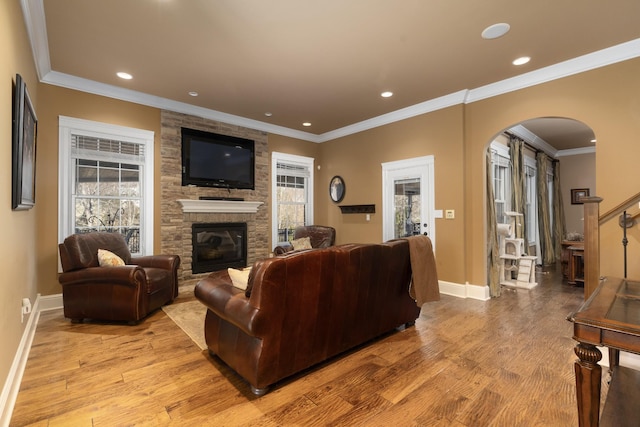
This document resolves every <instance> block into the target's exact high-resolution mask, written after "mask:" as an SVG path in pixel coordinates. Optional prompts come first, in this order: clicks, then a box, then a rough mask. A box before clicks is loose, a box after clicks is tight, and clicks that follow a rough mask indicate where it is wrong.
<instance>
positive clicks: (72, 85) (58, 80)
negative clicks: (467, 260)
mask: <svg viewBox="0 0 640 427" xmlns="http://www.w3.org/2000/svg"><path fill="white" fill-rule="evenodd" d="M20 3H21V5H22V12H23V15H24V20H25V24H26V28H27V32H28V34H29V39H30V41H31V49H32V51H33V56H34V59H35V64H36V69H37V73H38V77H39V78H40V81H42V82H43V83H48V84H52V85H57V86H61V87H66V88H68V89H74V90H79V91H82V92H88V93H93V94H96V95H101V96H106V97H110V98H115V99H119V100H122V101H128V102H134V103H137V104H142V105H147V106H151V107H156V108H161V109H166V110H171V111H175V112H179V113H184V114H190V115H194V116H198V117H203V118H207V119H212V120H217V121H221V122H225V123H229V124H233V125H237V126H245V127H249V128H252V129H256V130H259V131H263V132H268V133H274V134H277V135H282V136H287V137H291V138H296V139H301V140H304V141H309V142H316V143H320V142H326V141H331V140H333V139H336V138H341V137H344V136H348V135H351V134H354V133H358V132H362V131H365V130H369V129H373V128H376V127H379V126H383V125H387V124H390V123H394V122H397V121H400V120H405V119H408V118H410V117H415V116H418V115H422V114H426V113H430V112H433V111H436V110H438V109H442V108H447V107H450V106H453V105H458V104H470V103H472V102H476V101H480V100H482V99H486V98H491V97H494V96H498V95H502V94H505V93H508V92H513V91H516V90H520V89H524V88H527V87H531V86H535V85H539V84H542V83H546V82H549V81H552V80H556V79H560V78H563V77H567V76H570V75H573V74H578V73H582V72H585V71H589V70H593V69H595V68H599V67H604V66H606V65H611V64H615V63H617V62H622V61H626V60H629V59H632V58H637V57H639V56H640V38H639V39H635V40H631V41H629V42H626V43H622V44H619V45H616V46H612V47H610V48H606V49H602V50H599V51H596V52H593V53H589V54H586V55H583V56H580V57H577V58H573V59H570V60H567V61H563V62H560V63H558V64H555V65H551V66H548V67H544V68H541V69H539V70H534V71H531V72H528V73H525V74H522V75H519V76H516V77H512V78H509V79H505V80H501V81H499V82H495V83H491V84H488V85H485V86H481V87H478V88H474V89H466V90H461V91H459V92H455V93H452V94H449V95H445V96H442V97H439V98H435V99H431V100H427V101H425V102H422V103H419V104H415V105H412V106H409V107H406V108H402V109H400V110H396V111H392V112H390V113H387V114H383V115H381V116H377V117H373V118H371V119H368V120H364V121H361V122H358V123H354V124H352V125H349V126H345V127H342V128H339V129H335V130H333V131H329V132H325V133H323V134H313V133H309V132H302V131H298V130H295V129H290V128H286V127H284V126H277V125H273V124H270V123H265V122H261V121H258V120H253V119H248V118H245V117H240V116H236V115H233V114H228V113H223V112H221V111H216V110H211V109H208V108H202V107H196V106H193V105H189V104H186V103H183V102H177V101H172V100H169V99H166V98H161V97H157V96H154V95H147V94H144V93H141V92H136V91H132V90H128V89H123V88H119V87H116V86H112V85H107V84H103V83H98V82H95V81H91V80H87V79H82V78H79V77H74V76H71V75H68V74H63V73H59V72H55V71H52V70H51V62H50V56H49V48H48V46H49V43H48V40H47V31H46V19H45V15H44V3H43V0H21V1H20ZM545 151H546V150H545Z"/></svg>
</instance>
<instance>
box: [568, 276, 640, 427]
mask: <svg viewBox="0 0 640 427" xmlns="http://www.w3.org/2000/svg"><path fill="white" fill-rule="evenodd" d="M569 320H570V321H572V322H573V338H574V339H575V340H576V341H578V345H576V347H575V353H576V355H577V356H578V358H579V360H577V361H576V363H575V375H576V397H577V400H578V420H579V425H580V426H581V427H595V426H598V425H602V426H616V427H621V426H639V425H640V411H638V409H637V404H638V402H639V401H640V372H638V371H635V370H633V369H630V368H625V367H622V366H619V363H618V362H619V360H620V357H619V356H620V351H621V350H622V351H628V352H631V353H636V354H640V282H633V281H629V280H622V279H614V278H607V279H604V280H602V281H601V283H600V285H599V286H598V288H596V290H595V291H594V292H593V294H592V295H591V297H590V298H589V299H588V300H587V301H585V303H584V304H583V305H582V307H580V309H579V310H578V311H577V312H576V313H574V314H572V315H570V316H569ZM596 346H605V347H608V348H609V365H610V371H611V384H610V386H609V392H608V393H607V400H606V402H605V406H604V409H603V411H602V418H600V417H599V415H600V387H601V377H602V368H601V367H600V365H598V362H599V361H600V359H602V353H600V350H598V349H597V348H596Z"/></svg>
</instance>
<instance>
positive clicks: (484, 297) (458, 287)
mask: <svg viewBox="0 0 640 427" xmlns="http://www.w3.org/2000/svg"><path fill="white" fill-rule="evenodd" d="M438 283H439V285H440V293H441V294H445V295H451V296H454V297H458V298H471V299H477V300H480V301H488V300H489V299H491V295H490V294H489V287H488V286H478V285H471V284H469V282H467V283H465V284H464V285H462V284H460V283H453V282H445V281H444V280H439V281H438Z"/></svg>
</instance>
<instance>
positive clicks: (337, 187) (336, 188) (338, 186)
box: [329, 175, 345, 203]
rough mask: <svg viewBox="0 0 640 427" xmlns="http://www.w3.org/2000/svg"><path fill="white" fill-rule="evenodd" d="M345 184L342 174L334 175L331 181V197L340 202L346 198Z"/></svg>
mask: <svg viewBox="0 0 640 427" xmlns="http://www.w3.org/2000/svg"><path fill="white" fill-rule="evenodd" d="M344 193H345V185H344V180H343V179H342V177H340V176H337V175H336V176H334V177H333V178H331V181H330V182H329V197H331V200H333V201H334V202H336V203H338V202H341V201H342V199H344Z"/></svg>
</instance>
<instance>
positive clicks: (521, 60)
mask: <svg viewBox="0 0 640 427" xmlns="http://www.w3.org/2000/svg"><path fill="white" fill-rule="evenodd" d="M529 61H531V58H529V57H528V56H521V57H520V58H518V59H515V60H514V61H513V65H523V64H526V63H527V62H529Z"/></svg>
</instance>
